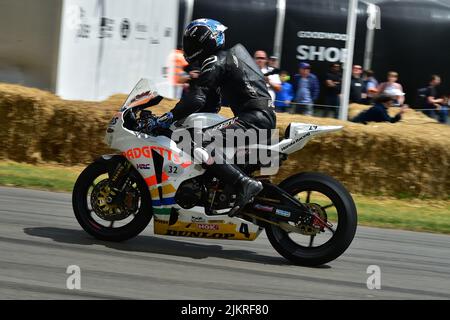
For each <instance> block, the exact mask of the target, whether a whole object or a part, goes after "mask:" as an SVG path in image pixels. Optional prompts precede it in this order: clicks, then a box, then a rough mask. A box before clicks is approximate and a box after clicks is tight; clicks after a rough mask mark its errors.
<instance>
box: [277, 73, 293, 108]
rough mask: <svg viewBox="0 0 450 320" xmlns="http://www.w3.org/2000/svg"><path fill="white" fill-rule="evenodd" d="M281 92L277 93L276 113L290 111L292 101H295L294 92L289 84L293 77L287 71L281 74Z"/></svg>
mask: <svg viewBox="0 0 450 320" xmlns="http://www.w3.org/2000/svg"><path fill="white" fill-rule="evenodd" d="M280 79H281V83H282V84H281V90H280V91H278V92H277V96H276V101H275V111H276V112H287V111H289V109H290V106H291V102H292V99H294V90H292V84H290V83H289V80H290V79H291V77H290V76H289V73H288V72H287V71H281V72H280Z"/></svg>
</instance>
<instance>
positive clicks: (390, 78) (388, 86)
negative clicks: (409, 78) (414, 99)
mask: <svg viewBox="0 0 450 320" xmlns="http://www.w3.org/2000/svg"><path fill="white" fill-rule="evenodd" d="M397 81H398V73H397V72H395V71H389V72H388V74H387V82H383V83H382V84H380V85H379V86H378V93H379V94H382V93H385V92H386V91H388V93H389V91H391V90H393V89H398V90H400V92H402V93H403V95H402V96H400V97H399V99H398V100H397V101H396V105H399V106H401V105H403V104H404V103H405V94H404V91H403V87H402V85H401V84H400V83H398V82H397Z"/></svg>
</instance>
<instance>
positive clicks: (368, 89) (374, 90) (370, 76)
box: [363, 70, 378, 104]
mask: <svg viewBox="0 0 450 320" xmlns="http://www.w3.org/2000/svg"><path fill="white" fill-rule="evenodd" d="M363 82H364V89H363V92H364V93H365V94H367V97H366V99H365V101H364V104H372V101H373V98H375V96H376V95H377V94H378V81H377V79H375V77H374V72H373V71H372V70H365V71H364V75H363Z"/></svg>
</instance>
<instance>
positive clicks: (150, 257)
mask: <svg viewBox="0 0 450 320" xmlns="http://www.w3.org/2000/svg"><path fill="white" fill-rule="evenodd" d="M0 252H1V254H0V299H118V298H121V299H233V300H236V299H449V298H450V236H444V235H435V234H427V233H418V232H407V231H396V230H384V229H375V228H365V227H359V229H358V233H357V236H356V238H355V240H354V242H353V243H352V245H351V246H350V248H349V249H348V250H347V252H346V253H345V254H344V255H343V256H341V257H340V258H338V259H337V260H335V261H333V262H331V263H329V264H328V265H325V266H322V267H320V268H304V267H298V266H294V265H290V264H289V263H288V262H287V261H286V260H284V259H283V258H282V257H280V256H279V255H278V254H277V252H275V250H274V249H272V247H271V246H270V243H269V242H268V240H267V238H266V236H265V234H264V233H263V234H262V235H261V236H260V238H258V239H257V240H256V241H254V242H240V241H224V240H222V241H220V240H209V239H191V238H173V237H171V238H167V237H160V236H153V232H152V228H151V227H148V228H147V229H146V230H145V231H144V232H143V233H142V234H141V235H140V236H139V237H137V238H135V239H132V240H130V241H128V242H124V243H107V242H101V241H97V240H95V239H93V238H92V237H90V236H89V235H88V234H86V233H85V232H84V231H83V230H82V229H81V227H80V226H79V225H78V223H77V222H76V220H75V217H74V216H73V213H72V207H71V195H70V194H66V193H52V192H43V191H34V190H24V189H16V188H3V187H2V188H0ZM69 265H78V266H79V267H80V269H81V289H80V290H69V289H67V287H66V280H67V277H68V276H69V274H67V273H66V271H67V267H68V266H69ZM369 265H378V266H379V267H380V270H381V289H379V290H376V289H375V290H369V289H368V288H367V285H366V281H367V278H368V277H369V276H370V274H368V273H367V267H368V266H369Z"/></svg>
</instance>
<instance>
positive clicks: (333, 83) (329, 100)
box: [324, 63, 342, 118]
mask: <svg viewBox="0 0 450 320" xmlns="http://www.w3.org/2000/svg"><path fill="white" fill-rule="evenodd" d="M341 83H342V73H341V66H340V65H339V63H333V64H332V65H331V66H330V70H329V72H328V73H327V74H326V76H325V93H326V94H325V104H326V105H328V106H333V107H336V108H327V109H326V110H325V112H324V116H325V117H327V116H329V115H330V114H331V116H332V117H334V118H337V115H338V107H339V106H340V105H341V103H340V96H341Z"/></svg>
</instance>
